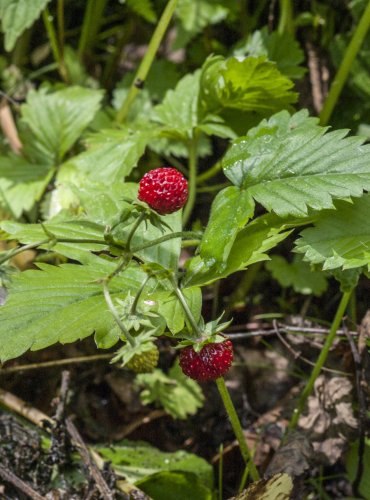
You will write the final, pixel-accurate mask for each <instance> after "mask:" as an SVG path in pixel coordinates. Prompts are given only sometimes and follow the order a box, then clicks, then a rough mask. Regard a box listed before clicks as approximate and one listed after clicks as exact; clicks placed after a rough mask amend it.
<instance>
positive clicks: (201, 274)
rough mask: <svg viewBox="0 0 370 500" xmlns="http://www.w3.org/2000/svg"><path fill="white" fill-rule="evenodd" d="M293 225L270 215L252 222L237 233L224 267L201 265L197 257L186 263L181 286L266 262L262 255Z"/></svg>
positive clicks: (307, 221)
mask: <svg viewBox="0 0 370 500" xmlns="http://www.w3.org/2000/svg"><path fill="white" fill-rule="evenodd" d="M301 223H303V224H304V223H309V220H305V221H304V222H303V221H302V220H301ZM297 224H299V222H297V221H293V220H284V219H280V218H279V217H276V216H274V215H272V214H266V215H264V216H262V217H259V218H258V219H255V220H254V221H252V222H250V223H249V224H248V225H247V226H246V227H245V228H244V229H242V230H241V231H239V233H238V235H237V237H236V238H235V241H234V244H233V246H232V247H231V250H230V253H229V256H228V258H227V260H226V262H225V263H224V264H222V265H219V264H216V265H212V260H208V261H205V260H204V259H202V258H201V257H200V256H199V255H197V256H196V257H193V258H192V259H190V260H189V261H188V263H187V271H186V274H185V276H184V278H183V281H182V284H183V286H186V287H188V286H195V285H197V286H204V285H207V284H209V283H212V282H213V281H216V280H219V279H222V278H225V277H226V276H229V275H230V274H232V273H235V272H237V271H241V270H243V269H246V268H247V267H249V266H250V265H252V264H254V263H256V262H261V261H264V260H268V259H269V257H268V255H267V254H266V252H267V251H268V250H271V249H272V248H274V247H275V246H276V245H278V243H280V242H281V241H282V240H284V239H285V238H286V237H287V236H289V234H290V233H291V229H290V228H291V227H294V226H295V225H297Z"/></svg>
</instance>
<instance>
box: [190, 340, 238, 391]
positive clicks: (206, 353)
mask: <svg viewBox="0 0 370 500" xmlns="http://www.w3.org/2000/svg"><path fill="white" fill-rule="evenodd" d="M232 361H233V345H232V343H231V342H230V340H225V341H224V342H219V343H210V344H206V345H205V346H204V347H203V348H202V349H201V350H200V351H199V352H196V351H195V350H194V348H193V346H188V347H185V348H184V349H182V350H181V351H180V366H181V369H182V371H183V372H184V373H185V375H187V376H188V377H190V378H192V379H194V380H198V381H199V382H205V381H206V380H216V378H218V377H221V376H222V375H224V374H225V373H226V372H227V371H228V370H229V368H230V366H231V363H232Z"/></svg>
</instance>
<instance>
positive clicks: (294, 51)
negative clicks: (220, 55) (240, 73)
mask: <svg viewBox="0 0 370 500" xmlns="http://www.w3.org/2000/svg"><path fill="white" fill-rule="evenodd" d="M246 55H249V56H253V57H260V56H265V57H267V59H269V60H270V61H273V62H275V63H276V66H277V68H278V70H279V71H280V72H281V73H283V75H286V76H287V77H289V78H292V79H298V78H301V77H302V76H303V75H304V74H305V73H306V68H303V67H301V66H300V64H302V62H303V61H304V59H305V56H304V52H303V50H302V49H301V47H300V46H299V44H298V42H297V41H296V39H295V38H294V37H292V35H290V34H289V33H286V32H284V33H278V32H277V31H273V32H272V33H269V32H268V30H267V28H263V29H262V30H259V31H255V32H254V33H252V34H251V35H249V37H248V39H247V40H246V41H245V42H244V43H240V44H238V45H237V47H236V49H235V50H234V56H236V57H240V56H246Z"/></svg>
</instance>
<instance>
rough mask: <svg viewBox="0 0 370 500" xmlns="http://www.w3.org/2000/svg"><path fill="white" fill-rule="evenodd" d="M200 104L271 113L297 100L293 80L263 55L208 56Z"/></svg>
mask: <svg viewBox="0 0 370 500" xmlns="http://www.w3.org/2000/svg"><path fill="white" fill-rule="evenodd" d="M201 78H202V79H201V85H202V94H201V101H202V106H203V107H204V108H205V109H207V110H209V112H212V111H213V110H219V109H222V108H232V109H237V110H238V111H256V112H259V113H271V112H274V111H279V110H280V109H284V108H286V107H288V106H289V105H290V104H292V103H294V102H295V101H296V100H297V94H296V93H295V92H292V87H293V82H292V81H291V80H289V78H287V77H286V76H284V75H282V74H281V73H280V71H279V70H278V69H277V67H276V64H275V63H273V62H271V61H267V60H266V58H265V57H247V58H245V59H244V60H241V61H240V60H239V59H237V58H236V57H231V58H229V59H224V58H223V57H221V56H211V57H210V58H208V60H207V61H206V63H205V64H204V65H203V68H202V76H201Z"/></svg>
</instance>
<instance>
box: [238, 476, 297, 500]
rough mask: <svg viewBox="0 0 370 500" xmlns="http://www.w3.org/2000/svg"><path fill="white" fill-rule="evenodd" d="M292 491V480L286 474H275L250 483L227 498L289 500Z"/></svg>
mask: <svg viewBox="0 0 370 500" xmlns="http://www.w3.org/2000/svg"><path fill="white" fill-rule="evenodd" d="M292 491H293V480H292V478H291V477H290V476H289V475H288V474H276V475H275V476H273V477H271V478H270V479H262V480H261V481H256V482H255V483H253V484H251V485H250V486H249V488H248V489H246V490H244V491H242V493H240V494H239V495H238V496H236V497H232V498H230V499H229V500H289V499H290V498H292V497H291V495H292Z"/></svg>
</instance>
